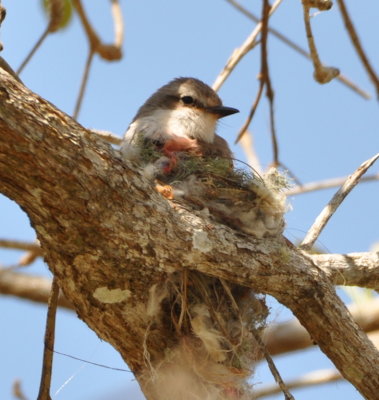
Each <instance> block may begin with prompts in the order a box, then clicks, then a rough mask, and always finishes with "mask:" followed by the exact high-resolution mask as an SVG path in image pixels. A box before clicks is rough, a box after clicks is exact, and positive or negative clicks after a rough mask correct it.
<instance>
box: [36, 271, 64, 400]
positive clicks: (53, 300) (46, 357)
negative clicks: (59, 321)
mask: <svg viewBox="0 0 379 400" xmlns="http://www.w3.org/2000/svg"><path fill="white" fill-rule="evenodd" d="M58 296H59V286H58V281H57V278H55V277H54V278H53V283H52V285H51V294H50V298H49V305H48V309H47V320H46V330H45V348H44V351H43V365H42V376H41V383H40V387H39V392H38V397H37V400H51V397H50V383H51V371H52V367H53V354H54V353H53V349H54V336H55V316H56V312H57V305H58Z"/></svg>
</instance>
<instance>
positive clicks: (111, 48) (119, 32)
mask: <svg viewBox="0 0 379 400" xmlns="http://www.w3.org/2000/svg"><path fill="white" fill-rule="evenodd" d="M73 5H74V7H75V9H76V11H77V13H78V15H79V19H80V21H81V23H82V25H83V28H84V31H85V33H86V35H87V39H88V42H89V53H88V57H87V61H86V65H85V68H84V73H83V78H82V82H81V84H80V90H79V94H78V98H77V100H76V105H75V109H74V113H73V118H74V119H77V118H78V115H79V111H80V107H81V104H82V101H83V96H84V93H85V89H86V87H87V83H88V76H89V71H90V68H91V65H92V61H93V56H94V55H95V53H96V54H98V55H99V56H100V57H101V58H103V59H104V60H108V61H116V60H120V59H121V58H122V51H121V48H122V43H123V35H124V23H123V19H122V14H121V7H120V4H119V1H118V0H112V1H111V13H112V18H113V23H114V31H115V39H114V44H104V43H102V41H101V40H100V38H99V36H98V34H97V33H96V31H95V29H94V28H93V27H92V25H91V23H90V21H89V19H88V18H87V15H86V13H85V11H84V8H83V5H82V3H81V1H80V0H73Z"/></svg>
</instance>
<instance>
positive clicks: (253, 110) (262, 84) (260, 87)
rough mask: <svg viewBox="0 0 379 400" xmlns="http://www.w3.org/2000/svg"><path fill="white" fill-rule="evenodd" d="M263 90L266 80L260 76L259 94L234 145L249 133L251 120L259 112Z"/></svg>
mask: <svg viewBox="0 0 379 400" xmlns="http://www.w3.org/2000/svg"><path fill="white" fill-rule="evenodd" d="M263 88H264V80H263V77H262V76H260V77H259V89H258V93H257V95H256V96H255V99H254V103H253V105H252V107H251V109H250V112H249V115H248V116H247V118H246V121H245V123H244V124H243V125H242V127H241V129H240V131H239V132H238V135H237V139H236V140H235V141H234V143H238V142H239V141H240V140H241V138H242V136H243V135H244V134H245V132H246V131H247V128H248V127H249V125H250V123H251V120H252V119H253V117H254V114H255V111H257V108H258V104H259V101H260V99H261V97H262V93H263Z"/></svg>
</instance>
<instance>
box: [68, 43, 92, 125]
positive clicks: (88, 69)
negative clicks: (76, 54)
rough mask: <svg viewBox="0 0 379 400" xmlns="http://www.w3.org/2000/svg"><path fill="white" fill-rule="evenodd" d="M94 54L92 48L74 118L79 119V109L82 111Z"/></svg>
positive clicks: (85, 67)
mask: <svg viewBox="0 0 379 400" xmlns="http://www.w3.org/2000/svg"><path fill="white" fill-rule="evenodd" d="M94 54H95V53H94V51H93V50H92V49H90V52H89V54H88V57H87V61H86V64H85V66H84V72H83V77H82V82H81V84H80V89H79V94H78V98H77V99H76V104H75V109H74V113H73V114H72V118H73V119H78V115H79V111H80V108H81V106H82V102H83V97H84V93H85V91H86V88H87V83H88V77H89V71H90V69H91V64H92V61H93V56H94Z"/></svg>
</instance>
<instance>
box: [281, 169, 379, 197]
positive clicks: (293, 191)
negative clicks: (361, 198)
mask: <svg viewBox="0 0 379 400" xmlns="http://www.w3.org/2000/svg"><path fill="white" fill-rule="evenodd" d="M346 179H347V177H346V176H344V177H342V178H331V179H325V180H323V181H318V182H310V183H306V184H304V185H298V186H294V187H292V188H289V189H287V190H286V194H287V195H288V196H293V195H297V194H304V193H308V192H314V191H316V190H323V189H330V188H333V187H336V186H341V185H342V184H343V183H344V182H345V181H346ZM377 180H379V173H378V174H373V175H367V176H363V177H362V178H361V180H360V181H359V183H363V182H373V181H377Z"/></svg>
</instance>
